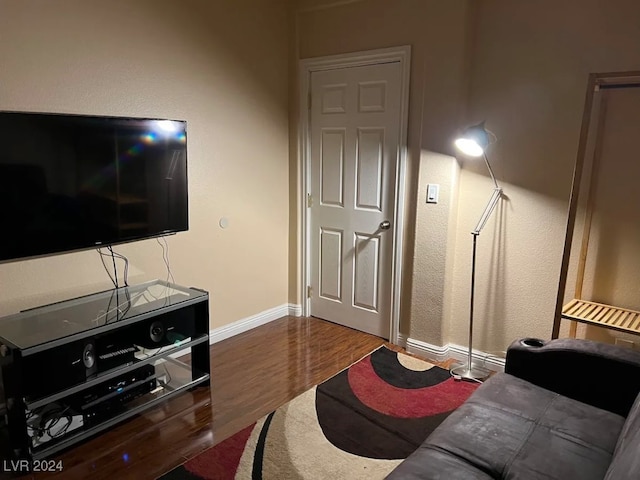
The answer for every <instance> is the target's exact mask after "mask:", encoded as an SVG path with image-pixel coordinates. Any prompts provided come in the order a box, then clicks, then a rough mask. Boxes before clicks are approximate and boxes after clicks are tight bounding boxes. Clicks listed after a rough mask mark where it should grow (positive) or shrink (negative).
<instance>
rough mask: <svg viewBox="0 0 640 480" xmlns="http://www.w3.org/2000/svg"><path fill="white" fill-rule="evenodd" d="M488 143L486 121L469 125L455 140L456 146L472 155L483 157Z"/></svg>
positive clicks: (466, 153)
mask: <svg viewBox="0 0 640 480" xmlns="http://www.w3.org/2000/svg"><path fill="white" fill-rule="evenodd" d="M488 145H489V134H488V133H487V131H486V130H485V128H484V122H482V123H479V124H477V125H473V126H471V127H468V128H467V129H466V130H465V131H464V132H462V135H460V136H459V137H458V138H457V139H456V141H455V146H456V148H457V149H458V150H460V151H461V152H462V153H464V154H465V155H469V156H470V157H481V156H482V155H483V154H484V151H485V149H486V148H487V146H488Z"/></svg>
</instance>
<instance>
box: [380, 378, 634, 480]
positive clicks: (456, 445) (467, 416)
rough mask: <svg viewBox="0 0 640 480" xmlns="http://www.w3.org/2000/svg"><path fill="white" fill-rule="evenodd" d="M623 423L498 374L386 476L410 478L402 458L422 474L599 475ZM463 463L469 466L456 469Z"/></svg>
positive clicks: (584, 477) (481, 476) (425, 476)
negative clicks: (464, 472) (461, 471)
mask: <svg viewBox="0 0 640 480" xmlns="http://www.w3.org/2000/svg"><path fill="white" fill-rule="evenodd" d="M623 423H624V418H623V417H621V416H619V415H617V414H614V413H611V412H607V411H605V410H601V409H598V408H596V407H592V406H590V405H587V404H584V403H581V402H578V401H576V400H572V399H569V398H567V397H563V396H560V395H558V394H556V393H553V392H551V391H549V390H545V389H543V388H540V387H537V386H535V385H533V384H531V383H529V382H526V381H524V380H521V379H519V378H516V377H514V376H512V375H508V374H502V373H501V374H496V375H494V376H493V377H491V378H490V379H489V380H488V381H487V382H485V384H484V385H482V387H481V388H479V389H478V390H476V392H475V393H474V394H473V395H472V396H471V397H470V398H469V400H467V401H466V402H465V403H464V404H463V405H462V406H461V407H460V408H458V409H457V410H456V411H455V412H453V413H452V414H451V415H450V416H449V417H448V418H447V419H446V420H445V421H444V422H443V423H442V424H441V425H440V426H439V427H438V428H437V429H436V430H435V431H434V432H433V433H432V434H431V435H430V436H429V438H427V440H425V442H424V443H423V444H422V445H421V446H420V447H419V448H418V450H416V452H414V453H413V454H412V455H411V456H410V457H409V458H408V459H407V460H406V461H405V462H403V464H401V465H400V466H399V467H398V468H397V469H396V470H394V472H392V474H391V475H390V477H389V478H392V479H393V478H412V477H411V476H409V475H407V474H406V472H407V470H405V468H406V467H404V464H405V463H407V464H408V466H413V467H414V468H419V469H420V471H419V473H418V475H417V476H415V478H421V479H438V478H470V479H471V478H476V479H486V478H505V479H523V478H526V479H537V478H544V479H562V480H565V479H570V478H579V479H581V480H588V479H602V478H603V477H604V475H605V473H606V471H607V468H608V466H609V463H610V462H611V458H612V455H613V451H614V449H615V446H616V440H617V438H618V435H619V433H620V430H621V429H622V425H623ZM461 464H465V465H466V466H465V469H466V474H465V475H463V476H460V477H456V476H455V475H454V474H453V473H452V472H454V471H455V468H456V467H458V468H459V467H460V465H461ZM443 471H445V472H446V474H444V475H443V474H442V472H443ZM396 472H397V473H396Z"/></svg>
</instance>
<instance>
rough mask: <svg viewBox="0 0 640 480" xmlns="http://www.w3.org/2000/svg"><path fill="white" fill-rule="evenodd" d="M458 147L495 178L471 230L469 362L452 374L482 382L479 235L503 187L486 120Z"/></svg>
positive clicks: (464, 136) (469, 131) (467, 133)
mask: <svg viewBox="0 0 640 480" xmlns="http://www.w3.org/2000/svg"><path fill="white" fill-rule="evenodd" d="M455 145H456V148H458V150H460V151H461V152H462V153H464V154H465V155H467V156H469V157H483V158H484V161H485V163H486V165H487V168H488V169H489V174H490V175H491V180H493V185H494V189H493V194H492V195H491V198H490V199H489V203H487V206H486V207H485V209H484V211H483V212H482V216H481V217H480V220H478V224H477V225H476V228H474V229H473V231H472V232H471V236H472V237H473V253H472V255H471V299H470V306H469V355H468V358H467V363H466V364H463V365H460V366H458V367H454V368H452V369H451V375H452V376H453V377H455V378H460V379H463V380H470V381H478V382H481V381H482V380H484V379H485V378H487V377H488V376H489V373H490V372H489V370H487V369H486V368H483V367H480V366H478V365H474V364H473V350H472V346H473V305H474V299H475V287H476V247H477V243H478V236H479V235H480V232H481V231H482V229H483V228H484V226H485V224H486V223H487V220H489V217H491V214H492V213H493V210H494V209H495V208H496V205H497V204H498V200H500V198H501V196H502V188H501V187H500V186H499V185H498V182H497V181H496V177H495V176H494V175H493V170H492V169H491V165H490V164H489V159H488V158H487V155H486V153H485V150H486V148H487V147H488V146H489V134H488V133H487V130H486V129H485V128H484V122H482V123H480V124H478V125H473V126H472V127H469V128H467V129H466V130H465V131H464V132H463V134H462V135H461V136H460V137H459V138H458V139H457V140H456V141H455Z"/></svg>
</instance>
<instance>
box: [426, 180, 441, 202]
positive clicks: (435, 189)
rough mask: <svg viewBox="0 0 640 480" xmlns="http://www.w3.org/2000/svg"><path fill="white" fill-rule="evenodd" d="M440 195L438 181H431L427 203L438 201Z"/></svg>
mask: <svg viewBox="0 0 640 480" xmlns="http://www.w3.org/2000/svg"><path fill="white" fill-rule="evenodd" d="M439 195H440V185H438V184H437V183H430V184H428V185H427V203H438V196H439Z"/></svg>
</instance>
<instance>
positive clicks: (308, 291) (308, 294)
mask: <svg viewBox="0 0 640 480" xmlns="http://www.w3.org/2000/svg"><path fill="white" fill-rule="evenodd" d="M312 295H313V288H312V287H311V285H309V286H308V287H307V298H311V296H312Z"/></svg>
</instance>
